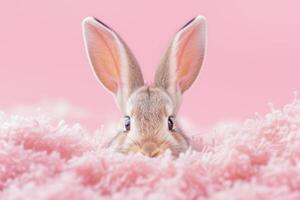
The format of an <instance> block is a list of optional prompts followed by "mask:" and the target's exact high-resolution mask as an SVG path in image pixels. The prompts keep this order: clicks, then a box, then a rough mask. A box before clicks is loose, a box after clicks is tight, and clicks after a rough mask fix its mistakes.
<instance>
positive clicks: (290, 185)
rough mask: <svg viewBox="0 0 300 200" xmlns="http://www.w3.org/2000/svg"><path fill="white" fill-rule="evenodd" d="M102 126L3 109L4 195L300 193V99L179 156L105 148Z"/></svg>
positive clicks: (0, 160)
mask: <svg viewBox="0 0 300 200" xmlns="http://www.w3.org/2000/svg"><path fill="white" fill-rule="evenodd" d="M104 138H106V136H105V134H104V133H103V131H97V132H95V133H90V132H88V131H87V130H85V129H84V128H82V126H80V125H79V124H77V125H73V126H69V125H67V124H65V123H64V122H60V123H58V124H54V123H52V122H51V120H49V119H47V118H46V117H42V116H41V117H20V116H6V115H5V114H3V113H2V114H0V199H1V200H2V199H3V200H11V199H18V200H26V199H30V200H40V199H47V200H57V199H68V200H69V199H72V200H77V199H78V200H79V199H80V200H83V199H88V200H93V199H122V200H125V199H138V200H140V199H153V200H156V199H185V200H186V199H251V200H253V199H300V162H299V160H300V101H299V100H294V101H293V102H292V103H291V104H288V105H286V106H285V107H284V108H283V109H282V110H275V109H271V111H270V113H268V114H267V115H266V116H257V117H255V119H250V120H246V121H245V123H243V124H240V125H229V124H228V123H225V125H223V126H219V127H216V128H215V129H213V130H211V131H209V132H208V133H205V134H199V135H198V136H197V137H193V140H192V141H193V146H194V148H195V149H196V150H190V151H188V152H187V153H185V154H184V155H181V157H180V158H178V159H176V160H174V159H173V158H171V156H170V155H169V154H168V153H167V154H165V155H164V156H162V157H160V158H155V159H150V158H146V157H143V156H141V155H134V156H123V155H120V154H116V153H113V152H110V151H109V150H108V149H105V148H104V146H105V141H106V140H105V139H104Z"/></svg>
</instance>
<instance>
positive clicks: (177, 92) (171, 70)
mask: <svg viewBox="0 0 300 200" xmlns="http://www.w3.org/2000/svg"><path fill="white" fill-rule="evenodd" d="M205 46H206V20H205V18H204V17H203V16H198V17H195V18H194V19H192V20H191V21H189V22H188V23H187V24H186V25H185V26H184V27H182V28H181V29H180V30H179V31H178V32H177V34H176V35H175V37H174V39H173V41H172V43H171V45H170V47H169V49H168V50H167V52H166V54H165V55H164V57H163V59H162V62H161V64H160V66H159V67H158V69H157V71H156V74H155V85H156V86H158V87H161V88H164V89H165V90H166V91H168V93H169V94H170V95H171V96H172V97H173V98H174V100H177V99H178V98H179V97H180V96H181V95H182V94H183V93H184V92H185V91H186V90H187V89H188V88H189V87H190V86H191V85H192V83H193V82H194V81H195V79H196V77H197V75H198V73H199V71H200V68H201V66H202V63H203V59H204V54H205Z"/></svg>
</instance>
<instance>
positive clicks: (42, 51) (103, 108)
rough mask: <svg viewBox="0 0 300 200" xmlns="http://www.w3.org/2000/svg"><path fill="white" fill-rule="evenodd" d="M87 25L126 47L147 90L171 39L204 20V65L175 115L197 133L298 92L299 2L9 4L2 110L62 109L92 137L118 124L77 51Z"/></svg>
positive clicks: (2, 37) (1, 50) (2, 44)
mask: <svg viewBox="0 0 300 200" xmlns="http://www.w3.org/2000/svg"><path fill="white" fill-rule="evenodd" d="M89 15H94V16H96V17H97V18H99V19H100V20H102V21H103V22H105V23H106V24H108V25H109V26H111V27H112V28H114V29H115V30H116V31H117V32H118V33H119V34H120V35H121V36H122V37H123V38H124V39H125V41H126V42H127V44H128V45H129V46H130V48H131V49H132V50H133V52H134V53H135V55H136V57H137V59H138V60H139V62H140V64H141V67H142V70H143V72H144V76H145V77H146V79H147V80H148V82H151V81H152V78H153V73H154V70H155V68H156V66H157V64H158V62H159V59H160V57H161V55H162V54H163V52H164V51H165V49H166V47H167V46H168V44H169V41H170V39H171V37H172V36H173V35H174V33H175V32H176V31H177V30H178V29H179V28H180V27H181V26H183V25H184V24H185V23H186V22H187V21H188V20H190V19H191V18H193V17H194V16H196V15H204V16H206V17H207V20H208V49H207V56H206V59H205V64H204V67H203V68H202V70H201V73H200V76H199V78H198V80H197V81H196V82H195V84H194V85H193V86H192V88H191V89H190V90H189V91H188V92H186V94H185V96H184V101H183V105H182V107H181V111H180V112H181V115H182V116H186V117H187V118H189V119H191V120H192V121H193V122H196V123H197V124H199V125H200V126H202V127H210V126H212V125H213V124H215V123H217V122H218V121H222V120H239V119H244V118H247V117H250V116H252V115H253V114H254V113H255V112H260V113H265V112H266V111H267V110H268V106H267V102H269V101H272V102H273V103H274V104H275V105H276V106H282V105H284V104H286V103H289V102H290V101H291V99H292V98H293V91H295V90H298V91H299V87H300V79H299V74H300V55H299V54H300V20H299V19H300V2H299V1H297V0H290V1H274V0H253V1H238V0H228V1H217V0H209V1H208V0H206V1H201V0H191V1H179V0H177V1H174V0H164V1H161V0H160V1H158V0H156V1H141V0H130V1H124V0H118V1H117V0H111V1H100V0H93V1H92V0H89V1H74V0H52V1H41V0H34V1H33V0H31V1H25V0H10V1H1V2H0V24H1V29H0V30H1V31H0V81H1V82H0V91H1V96H0V110H6V109H10V108H14V107H16V106H19V105H25V106H26V105H35V104H39V102H48V101H49V102H51V101H56V100H57V99H64V100H65V101H67V102H70V103H71V104H72V105H74V106H75V107H80V108H84V109H85V110H87V111H88V113H89V114H88V117H87V118H86V123H87V125H88V126H90V127H97V126H99V125H100V124H102V123H103V122H105V121H107V120H108V119H109V118H116V117H117V116H118V111H117V109H116V107H115V104H114V101H113V98H112V96H111V95H110V94H108V93H106V91H105V90H104V89H103V88H102V87H101V86H100V85H98V84H97V82H96V81H95V79H94V77H93V75H92V73H91V70H90V67H89V65H88V61H87V58H86V54H85V51H84V48H83V41H82V34H81V21H82V19H83V18H84V17H86V16H89ZM108 113H109V114H108Z"/></svg>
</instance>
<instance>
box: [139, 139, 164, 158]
mask: <svg viewBox="0 0 300 200" xmlns="http://www.w3.org/2000/svg"><path fill="white" fill-rule="evenodd" d="M141 153H142V154H143V155H145V156H148V157H157V156H159V155H160V154H161V153H162V152H161V149H160V148H159V147H158V146H157V145H156V144H155V143H152V142H148V143H145V144H143V146H142V148H141Z"/></svg>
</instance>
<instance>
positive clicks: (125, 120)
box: [124, 116, 130, 132]
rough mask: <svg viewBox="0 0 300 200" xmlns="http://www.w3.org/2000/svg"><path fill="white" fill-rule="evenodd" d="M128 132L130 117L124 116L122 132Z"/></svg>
mask: <svg viewBox="0 0 300 200" xmlns="http://www.w3.org/2000/svg"><path fill="white" fill-rule="evenodd" d="M129 130H130V117H129V116H125V117H124V132H127V131H129Z"/></svg>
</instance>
